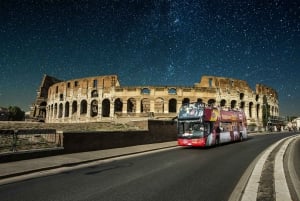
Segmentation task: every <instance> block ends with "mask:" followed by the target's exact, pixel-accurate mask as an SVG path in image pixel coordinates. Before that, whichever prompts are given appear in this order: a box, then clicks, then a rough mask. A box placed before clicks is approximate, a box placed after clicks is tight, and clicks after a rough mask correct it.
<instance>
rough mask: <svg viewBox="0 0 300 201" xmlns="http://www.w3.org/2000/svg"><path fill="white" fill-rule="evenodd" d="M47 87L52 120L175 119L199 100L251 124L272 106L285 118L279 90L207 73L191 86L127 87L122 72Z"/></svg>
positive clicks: (42, 95) (43, 100) (46, 112)
mask: <svg viewBox="0 0 300 201" xmlns="http://www.w3.org/2000/svg"><path fill="white" fill-rule="evenodd" d="M46 80H47V79H44V80H43V81H46ZM42 85H43V86H46V87H40V90H43V91H42V92H41V91H38V97H37V101H36V103H35V105H36V106H35V108H42V110H39V111H43V112H42V115H43V116H44V117H45V122H49V123H55V122H68V123H76V122H97V121H103V120H110V119H113V118H122V117H155V118H162V117H175V116H176V115H177V112H178V110H179V108H180V106H181V105H182V104H183V103H187V102H196V101H198V102H203V103H206V104H209V105H214V106H217V107H222V108H227V109H236V108H239V109H243V110H244V111H245V113H246V116H247V121H248V123H255V124H257V125H262V110H263V107H268V110H269V111H270V115H271V116H279V103H278V94H277V92H276V91H275V90H274V89H271V88H270V87H267V86H264V85H261V84H257V85H256V89H255V91H253V90H252V89H251V88H250V87H249V85H248V84H247V82H246V81H243V80H237V79H232V78H226V77H215V76H202V78H201V80H200V82H199V83H195V84H194V85H193V86H191V87H183V86H125V87H122V86H120V83H119V80H118V77H117V75H106V76H96V77H86V78H79V79H74V80H68V81H59V80H57V79H55V81H53V82H52V83H49V82H48V83H47V84H43V83H42ZM46 92H47V93H46ZM263 97H265V98H266V100H267V104H265V103H264V102H263ZM35 111H37V110H35ZM35 114H41V113H37V112H36V113H35Z"/></svg>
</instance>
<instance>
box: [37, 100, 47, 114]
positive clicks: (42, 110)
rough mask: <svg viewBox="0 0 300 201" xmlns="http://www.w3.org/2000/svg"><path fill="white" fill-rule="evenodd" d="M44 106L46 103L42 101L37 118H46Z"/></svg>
mask: <svg viewBox="0 0 300 201" xmlns="http://www.w3.org/2000/svg"><path fill="white" fill-rule="evenodd" d="M46 106H47V102H45V101H43V102H41V104H40V107H39V108H40V111H39V116H42V117H43V118H45V117H46Z"/></svg>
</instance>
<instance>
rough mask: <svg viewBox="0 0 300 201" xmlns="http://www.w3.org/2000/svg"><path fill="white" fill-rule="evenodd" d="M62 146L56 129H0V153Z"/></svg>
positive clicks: (60, 137) (60, 136)
mask: <svg viewBox="0 0 300 201" xmlns="http://www.w3.org/2000/svg"><path fill="white" fill-rule="evenodd" d="M57 147H62V135H61V133H58V132H56V130H55V129H20V130H0V153H9V152H18V151H28V150H37V149H46V148H57Z"/></svg>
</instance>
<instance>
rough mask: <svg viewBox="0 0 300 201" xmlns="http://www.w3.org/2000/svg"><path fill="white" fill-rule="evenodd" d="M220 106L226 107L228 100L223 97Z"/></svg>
mask: <svg viewBox="0 0 300 201" xmlns="http://www.w3.org/2000/svg"><path fill="white" fill-rule="evenodd" d="M220 106H221V107H225V106H226V100H225V99H222V100H221V102H220Z"/></svg>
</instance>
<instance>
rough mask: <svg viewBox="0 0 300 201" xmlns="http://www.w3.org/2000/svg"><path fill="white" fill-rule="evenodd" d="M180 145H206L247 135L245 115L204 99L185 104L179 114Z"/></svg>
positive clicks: (241, 138)
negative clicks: (218, 106)
mask: <svg viewBox="0 0 300 201" xmlns="http://www.w3.org/2000/svg"><path fill="white" fill-rule="evenodd" d="M177 128H178V145H180V146H195V147H206V146H212V145H218V144H220V143H226V142H233V141H242V140H244V139H247V123H246V116H245V113H244V112H243V111H240V110H222V109H219V108H215V107H210V106H206V105H204V104H202V103H188V104H184V105H182V107H181V108H180V110H179V113H178V116H177Z"/></svg>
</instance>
